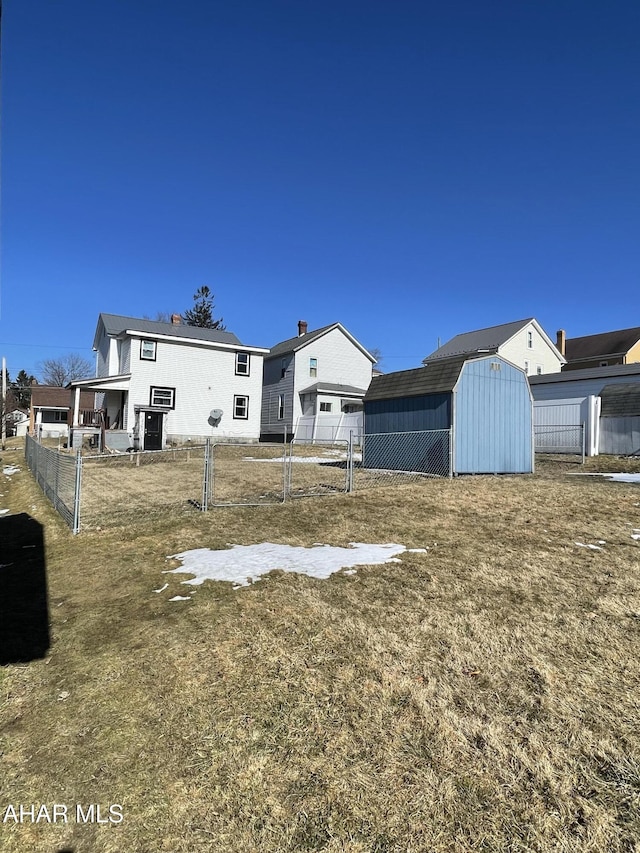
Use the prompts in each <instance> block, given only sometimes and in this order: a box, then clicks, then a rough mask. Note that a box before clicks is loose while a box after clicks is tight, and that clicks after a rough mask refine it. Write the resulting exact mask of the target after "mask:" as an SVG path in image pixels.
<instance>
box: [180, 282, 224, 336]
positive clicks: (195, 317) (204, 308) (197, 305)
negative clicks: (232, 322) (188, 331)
mask: <svg viewBox="0 0 640 853" xmlns="http://www.w3.org/2000/svg"><path fill="white" fill-rule="evenodd" d="M193 301H194V305H193V308H189V309H188V310H187V311H185V312H184V315H183V317H184V322H185V323H186V325H187V326H199V327H200V328H201V329H218V330H219V331H221V332H223V331H224V330H225V328H226V326H225V325H224V324H223V321H222V317H220V319H218V320H214V318H213V294H212V293H211V291H210V290H209V288H208V287H207V286H206V284H205V285H203V286H202V287H200V288H199V289H198V290H197V291H196V292H195V294H194V296H193Z"/></svg>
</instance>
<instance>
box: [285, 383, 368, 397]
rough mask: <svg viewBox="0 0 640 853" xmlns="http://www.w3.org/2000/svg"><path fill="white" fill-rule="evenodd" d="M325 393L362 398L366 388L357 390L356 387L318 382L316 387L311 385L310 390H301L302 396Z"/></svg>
mask: <svg viewBox="0 0 640 853" xmlns="http://www.w3.org/2000/svg"><path fill="white" fill-rule="evenodd" d="M323 391H326V392H328V393H329V394H349V395H352V396H357V397H362V396H364V393H365V391H366V388H356V387H355V385H337V384H336V383H335V382H316V384H315V385H310V386H309V387H308V388H301V389H300V393H301V394H317V393H322V392H323Z"/></svg>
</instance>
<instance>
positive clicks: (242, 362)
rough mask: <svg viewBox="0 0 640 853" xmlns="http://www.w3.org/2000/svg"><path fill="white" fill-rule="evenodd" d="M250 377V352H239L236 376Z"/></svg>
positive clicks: (237, 354)
mask: <svg viewBox="0 0 640 853" xmlns="http://www.w3.org/2000/svg"><path fill="white" fill-rule="evenodd" d="M248 375H249V353H248V352H237V353H236V376H248Z"/></svg>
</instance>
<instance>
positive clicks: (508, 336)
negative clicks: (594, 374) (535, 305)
mask: <svg viewBox="0 0 640 853" xmlns="http://www.w3.org/2000/svg"><path fill="white" fill-rule="evenodd" d="M484 354H487V355H494V354H495V355H500V356H502V358H504V359H506V360H507V361H510V362H511V363H512V364H515V365H516V366H517V367H521V368H522V369H523V370H524V372H525V373H526V374H527V375H528V376H536V375H538V376H539V375H541V374H544V373H557V372H558V371H559V370H560V369H561V368H562V365H563V364H566V358H564V356H563V355H562V354H561V353H560V352H559V350H558V349H557V348H556V346H555V344H554V343H553V341H552V340H551V338H550V337H549V336H548V335H547V333H546V332H545V330H544V329H543V328H542V326H541V325H540V324H539V323H538V321H537V320H536V319H535V318H534V317H528V318H527V319H526V320H516V321H515V322H512V323H503V324H502V325H500V326H490V327H489V328H486V329H477V330H476V331H473V332H464V333H463V334H461V335H456V336H455V337H454V338H451V340H449V341H447V342H446V343H445V344H443V346H441V347H439V348H438V349H437V350H435V351H434V352H432V353H431V355H428V356H427V357H426V358H425V359H423V361H422V363H423V364H425V365H426V364H431V363H433V362H435V361H439V360H440V359H442V358H451V357H453V356H460V355H484Z"/></svg>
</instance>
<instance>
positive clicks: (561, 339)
mask: <svg viewBox="0 0 640 853" xmlns="http://www.w3.org/2000/svg"><path fill="white" fill-rule="evenodd" d="M556 348H557V350H558V352H559V353H560V355H566V352H565V350H566V348H567V333H566V332H565V330H564V329H558V331H557V332H556Z"/></svg>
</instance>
